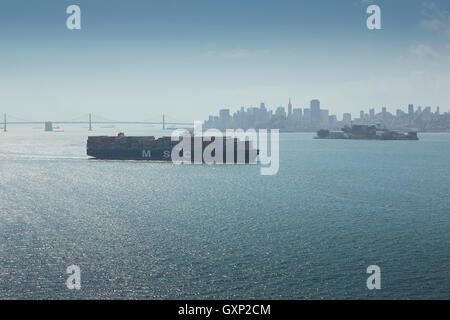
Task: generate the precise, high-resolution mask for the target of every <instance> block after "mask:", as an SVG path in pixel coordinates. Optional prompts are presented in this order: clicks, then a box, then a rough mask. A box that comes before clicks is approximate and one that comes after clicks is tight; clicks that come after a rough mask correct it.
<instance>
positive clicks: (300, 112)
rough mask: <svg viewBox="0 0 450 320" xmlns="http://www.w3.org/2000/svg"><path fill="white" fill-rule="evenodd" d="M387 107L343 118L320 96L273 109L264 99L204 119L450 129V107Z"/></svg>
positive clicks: (225, 123) (211, 124)
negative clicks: (325, 106) (303, 102)
mask: <svg viewBox="0 0 450 320" xmlns="http://www.w3.org/2000/svg"><path fill="white" fill-rule="evenodd" d="M391 111H392V109H389V108H388V107H387V106H382V107H380V108H379V109H377V108H375V107H373V108H372V107H367V108H365V109H361V110H360V111H359V113H358V115H357V116H356V115H355V114H352V113H351V112H343V113H342V114H341V116H340V117H338V116H337V115H335V114H332V113H330V111H329V110H328V109H325V108H324V107H323V106H321V103H320V100H319V99H312V100H311V101H310V104H309V107H308V108H302V107H301V106H295V104H292V99H291V98H289V100H288V104H287V108H285V107H284V106H282V105H280V106H278V107H274V108H273V109H270V108H269V107H268V106H267V105H266V104H265V103H264V102H261V103H260V105H259V107H253V106H248V107H244V106H241V107H240V109H237V110H236V111H235V112H232V110H231V109H229V108H222V109H220V110H219V111H218V115H217V116H216V115H210V116H209V117H208V119H207V120H205V122H204V125H205V127H206V128H219V129H222V130H223V129H227V128H230V129H231V128H242V129H249V128H277V129H280V130H284V131H313V130H318V129H338V128H339V127H341V126H345V125H351V124H353V123H354V124H381V125H384V126H385V127H388V128H390V129H401V130H407V129H408V130H409V129H410V130H413V129H416V130H419V131H448V130H450V110H447V111H445V110H443V109H442V108H441V107H440V106H436V107H435V108H434V109H432V107H431V106H428V105H427V106H419V105H417V106H415V105H414V104H411V103H410V104H408V105H407V106H406V108H402V107H397V108H396V109H395V110H394V112H391Z"/></svg>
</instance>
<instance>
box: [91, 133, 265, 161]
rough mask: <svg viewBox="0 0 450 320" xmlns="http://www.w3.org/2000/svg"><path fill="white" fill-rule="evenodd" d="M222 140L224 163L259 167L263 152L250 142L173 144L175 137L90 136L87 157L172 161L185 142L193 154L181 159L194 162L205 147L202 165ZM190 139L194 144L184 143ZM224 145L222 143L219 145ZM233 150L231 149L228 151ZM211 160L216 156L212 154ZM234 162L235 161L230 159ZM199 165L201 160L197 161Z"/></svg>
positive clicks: (199, 140) (225, 139) (181, 153)
mask: <svg viewBox="0 0 450 320" xmlns="http://www.w3.org/2000/svg"><path fill="white" fill-rule="evenodd" d="M217 138H220V139H222V143H223V159H222V162H223V163H230V162H231V163H256V158H257V156H258V154H259V150H257V149H255V148H253V147H252V144H251V142H250V141H241V140H239V139H237V138H230V137H212V138H208V139H205V138H204V137H192V136H190V135H187V136H181V137H180V139H179V141H172V139H171V137H161V138H158V139H156V138H155V137H154V136H126V135H125V134H124V133H122V132H121V133H119V134H118V135H117V136H90V137H88V140H87V155H88V156H91V157H93V158H95V159H104V160H154V161H172V149H173V148H174V147H175V146H177V145H178V144H179V143H180V142H181V141H182V140H183V143H184V144H185V145H189V143H190V150H189V148H187V149H188V150H186V151H185V150H183V149H182V148H180V150H179V154H178V156H179V158H181V159H182V161H186V162H194V160H196V159H195V158H194V155H195V147H196V146H200V145H201V159H200V160H201V162H205V159H204V158H203V153H204V151H205V148H206V147H207V146H208V145H209V144H211V143H212V142H213V141H215V139H217ZM185 139H188V140H190V141H184V140H185ZM218 143H220V142H218ZM230 145H231V146H232V150H233V155H229V156H228V157H227V155H226V151H227V148H230ZM228 150H231V149H228ZM210 153H211V156H212V157H214V156H215V150H212V152H210ZM230 158H231V159H230ZM196 161H198V160H196Z"/></svg>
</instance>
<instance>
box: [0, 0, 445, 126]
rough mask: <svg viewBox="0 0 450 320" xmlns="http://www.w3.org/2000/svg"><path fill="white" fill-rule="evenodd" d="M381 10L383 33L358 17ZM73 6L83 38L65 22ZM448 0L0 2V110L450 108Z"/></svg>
mask: <svg viewBox="0 0 450 320" xmlns="http://www.w3.org/2000/svg"><path fill="white" fill-rule="evenodd" d="M370 3H374V4H377V5H379V6H380V7H381V13H382V30H368V29H367V27H366V19H367V17H368V15H367V14H366V8H367V6H368V5H369V4H370ZM71 4H77V5H79V6H80V7H81V12H82V25H81V28H82V29H81V30H68V29H67V27H66V19H67V17H68V14H66V8H67V6H69V5H71ZM449 11H450V1H448V0H433V1H423V0H384V1H383V0H379V1H369V0H341V1H336V0H328V1H324V0H314V1H300V0H297V1H280V0H277V1H275V0H271V1H266V0H253V1H249V0H239V1H236V0H214V1H213V0H209V1H206V0H202V1H198V0H179V1H170V0H164V1H162V0H161V1H151V0H142V1H141V0H139V1H138V0H129V1H125V0H121V1H117V0H107V1H106V0H105V1H103V0H95V1H92V0H84V1H76V0H72V1H64V0H41V1H23V0H1V2H0V112H7V113H10V114H12V115H16V116H20V117H22V118H24V119H36V120H45V119H48V120H67V119H72V118H76V117H77V116H79V115H82V114H85V113H88V112H92V113H94V114H99V115H102V116H104V117H106V118H109V119H123V120H131V119H141V120H156V119H159V118H160V115H161V114H162V113H163V112H164V113H166V114H168V115H170V116H171V117H172V118H175V119H179V120H188V121H191V120H204V119H205V118H206V117H207V116H208V115H209V114H217V113H218V109H220V108H225V107H226V108H230V109H232V110H236V109H238V108H240V106H245V107H247V106H258V105H259V103H260V102H265V103H266V105H267V106H268V107H269V108H276V107H277V106H280V105H283V106H286V105H287V102H288V98H289V97H291V98H292V102H293V105H294V107H302V108H304V107H307V106H308V105H309V101H310V100H311V99H313V98H318V99H320V100H321V102H322V106H323V107H326V108H328V109H330V113H332V114H337V115H338V117H339V118H341V116H342V112H344V111H349V112H352V113H353V115H356V114H357V113H359V110H361V109H368V108H369V107H375V108H377V111H379V110H380V109H381V107H382V106H387V107H388V109H390V110H392V111H395V109H396V108H398V107H402V108H404V109H405V110H406V106H407V104H408V103H414V104H415V105H422V106H427V105H430V106H432V108H433V109H434V108H435V107H436V105H439V106H440V107H441V110H442V111H448V110H449V108H450V90H449V88H450V14H449Z"/></svg>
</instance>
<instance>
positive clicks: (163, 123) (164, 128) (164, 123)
mask: <svg viewBox="0 0 450 320" xmlns="http://www.w3.org/2000/svg"><path fill="white" fill-rule="evenodd" d="M162 125H163V130H166V118H165V116H164V113H163V122H162Z"/></svg>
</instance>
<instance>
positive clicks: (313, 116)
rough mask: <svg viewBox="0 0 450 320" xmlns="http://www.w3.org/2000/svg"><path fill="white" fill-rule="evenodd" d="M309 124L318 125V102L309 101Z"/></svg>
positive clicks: (315, 100)
mask: <svg viewBox="0 0 450 320" xmlns="http://www.w3.org/2000/svg"><path fill="white" fill-rule="evenodd" d="M310 106H311V122H313V123H315V124H318V123H320V101H319V100H317V99H314V100H311V103H310Z"/></svg>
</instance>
